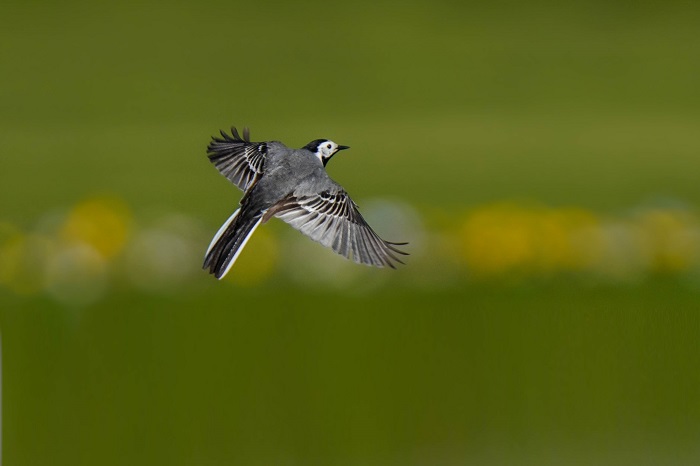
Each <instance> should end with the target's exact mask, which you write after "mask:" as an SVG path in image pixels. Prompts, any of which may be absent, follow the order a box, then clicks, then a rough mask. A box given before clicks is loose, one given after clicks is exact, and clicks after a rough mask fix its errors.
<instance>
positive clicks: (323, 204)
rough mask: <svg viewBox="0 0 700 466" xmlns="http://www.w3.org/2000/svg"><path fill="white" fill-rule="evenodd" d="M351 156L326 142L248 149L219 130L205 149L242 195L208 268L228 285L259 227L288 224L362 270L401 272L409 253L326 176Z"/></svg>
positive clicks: (246, 137) (210, 252) (234, 134)
mask: <svg viewBox="0 0 700 466" xmlns="http://www.w3.org/2000/svg"><path fill="white" fill-rule="evenodd" d="M345 149H349V147H348V146H341V145H338V144H336V143H335V142H333V141H331V140H328V139H316V140H313V141H311V142H310V143H308V144H307V145H305V146H304V147H302V148H301V149H291V148H289V147H287V146H285V145H284V144H282V143H281V142H278V141H265V142H251V141H250V132H249V130H248V128H244V130H243V137H241V136H240V134H239V133H238V130H237V129H236V128H231V135H229V134H227V133H225V132H224V131H221V137H220V138H219V137H212V141H211V142H210V143H209V147H208V148H207V154H208V157H209V160H210V161H211V162H212V163H213V164H214V166H215V167H216V168H217V170H219V172H220V173H221V174H222V175H224V176H225V177H226V178H228V179H229V181H231V182H232V183H233V184H235V185H236V186H237V187H238V188H239V189H241V190H242V191H243V192H244V194H243V198H242V199H241V201H240V207H239V208H238V209H237V210H236V211H235V212H234V213H233V214H232V215H231V216H230V217H229V218H228V220H226V222H225V223H224V224H223V225H222V226H221V228H219V231H217V232H216V235H214V239H212V241H211V244H209V248H208V249H207V252H206V254H205V257H204V265H203V268H205V269H209V273H211V274H213V275H214V276H216V278H218V279H221V278H223V277H224V276H225V275H226V274H227V273H228V271H229V270H231V267H232V266H233V264H234V262H236V259H237V258H238V255H239V254H240V253H241V251H242V250H243V247H244V246H245V245H246V243H247V242H248V239H249V238H250V236H251V235H252V234H253V232H254V231H255V229H256V228H257V227H258V226H259V225H260V223H265V222H267V221H268V220H269V219H270V218H272V217H277V218H279V219H281V220H284V221H285V222H287V223H288V224H290V225H291V226H292V227H294V228H296V229H297V230H299V231H301V232H302V233H303V234H305V235H306V236H308V237H309V238H311V239H312V240H314V241H317V242H319V243H321V244H322V245H324V246H326V247H329V248H331V249H333V251H335V252H336V253H338V254H340V255H342V256H345V257H346V258H348V259H352V260H354V261H355V262H357V263H360V264H366V265H370V266H375V267H385V266H388V267H391V268H396V267H395V263H396V262H398V263H402V264H403V262H402V261H401V260H400V259H399V255H406V254H407V253H406V252H404V251H402V250H400V249H399V248H398V247H397V246H402V245H405V244H407V243H392V242H389V241H385V240H383V239H381V238H380V237H379V235H377V233H375V232H374V230H372V228H370V226H369V225H368V224H367V222H366V221H365V219H364V218H362V215H360V211H359V210H358V208H357V205H356V204H355V203H354V202H353V201H352V199H350V196H348V194H347V193H346V192H345V190H344V189H343V187H342V186H340V185H339V184H338V183H336V182H335V181H333V180H332V179H331V178H330V176H328V173H326V169H325V167H326V164H327V163H328V161H329V160H330V159H331V158H332V157H333V156H334V155H335V154H337V153H338V152H339V151H341V150H345Z"/></svg>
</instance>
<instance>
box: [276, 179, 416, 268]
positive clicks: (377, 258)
mask: <svg viewBox="0 0 700 466" xmlns="http://www.w3.org/2000/svg"><path fill="white" fill-rule="evenodd" d="M272 215H274V216H276V217H278V218H280V219H282V220H284V221H285V222H287V223H289V224H290V225H291V226H293V227H294V228H296V229H297V230H299V231H301V232H302V233H304V234H305V235H306V236H308V237H309V238H311V239H312V240H314V241H318V242H319V243H321V244H322V245H324V246H326V247H329V248H332V249H333V251H335V252H337V253H338V254H340V255H342V256H345V257H347V258H348V259H351V258H352V259H353V260H354V261H355V262H357V263H361V264H367V265H373V266H376V267H385V266H389V267H391V268H396V267H395V265H394V262H399V263H401V264H403V262H402V261H401V260H400V259H399V258H398V257H397V256H398V255H399V254H401V255H407V254H408V253H406V252H403V251H401V250H399V249H398V248H397V247H396V246H401V245H404V244H407V243H391V242H389V241H384V240H383V239H381V238H380V237H379V235H377V234H376V233H375V232H374V230H372V228H370V226H369V225H368V224H367V222H366V221H365V219H364V218H362V215H360V212H359V210H357V205H356V204H355V203H354V202H353V201H352V199H350V196H348V194H347V193H346V192H345V191H343V190H338V191H337V192H330V191H323V192H320V193H318V194H314V195H310V196H294V195H290V196H288V197H286V198H285V199H283V200H282V201H280V202H279V203H277V204H276V205H275V206H274V207H272V208H271V209H270V210H269V211H268V214H267V216H268V217H270V216H272ZM263 220H267V218H265V219H263Z"/></svg>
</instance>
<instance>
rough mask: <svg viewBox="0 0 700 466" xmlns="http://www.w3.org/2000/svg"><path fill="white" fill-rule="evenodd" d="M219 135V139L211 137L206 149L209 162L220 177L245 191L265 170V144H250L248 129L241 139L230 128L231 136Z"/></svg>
mask: <svg viewBox="0 0 700 466" xmlns="http://www.w3.org/2000/svg"><path fill="white" fill-rule="evenodd" d="M220 133H221V137H220V138H219V137H212V138H211V139H212V140H211V142H210V143H209V146H208V147H207V155H208V156H209V160H210V161H211V162H212V163H213V164H214V166H215V167H216V169H217V170H219V172H220V173H221V174H222V175H224V176H225V177H226V178H228V179H229V180H230V181H231V182H232V183H233V184H235V185H236V186H237V187H238V188H239V189H241V190H243V191H246V190H248V188H249V187H250V186H251V185H252V184H253V183H254V182H255V181H257V179H258V178H259V177H260V175H262V173H263V171H264V169H265V160H266V156H267V143H265V142H250V132H249V131H248V128H244V129H243V137H241V136H240V134H239V133H238V130H237V129H236V128H235V127H232V128H231V135H229V134H227V133H226V132H224V131H220Z"/></svg>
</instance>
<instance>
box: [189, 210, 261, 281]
mask: <svg viewBox="0 0 700 466" xmlns="http://www.w3.org/2000/svg"><path fill="white" fill-rule="evenodd" d="M262 216H263V212H254V213H248V212H242V213H241V212H240V209H239V210H237V211H236V212H234V213H233V215H231V217H229V219H228V220H227V221H226V223H224V224H223V225H222V227H221V228H220V229H219V231H218V232H217V233H216V235H215V236H214V239H213V240H212V242H211V244H210V245H209V248H208V249H207V253H206V256H205V257H204V265H203V268H205V269H209V273H211V274H214V276H216V278H218V279H221V278H223V277H224V276H225V275H226V274H227V273H228V271H229V270H231V267H232V266H233V264H234V263H235V262H236V259H238V255H239V254H240V253H241V251H242V250H243V247H245V245H246V243H247V242H248V239H249V238H250V236H251V235H252V234H253V232H254V231H255V229H256V228H257V227H258V225H260V221H261V220H262Z"/></svg>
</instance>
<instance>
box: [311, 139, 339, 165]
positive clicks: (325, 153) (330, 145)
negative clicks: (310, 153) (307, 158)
mask: <svg viewBox="0 0 700 466" xmlns="http://www.w3.org/2000/svg"><path fill="white" fill-rule="evenodd" d="M337 151H338V144H336V143H334V142H333V141H324V142H323V143H321V144H320V145H319V146H318V149H317V150H316V157H318V159H319V160H320V161H321V162H323V161H324V160H325V159H329V158H330V157H331V156H332V155H333V154H335V153H336V152H337Z"/></svg>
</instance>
